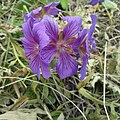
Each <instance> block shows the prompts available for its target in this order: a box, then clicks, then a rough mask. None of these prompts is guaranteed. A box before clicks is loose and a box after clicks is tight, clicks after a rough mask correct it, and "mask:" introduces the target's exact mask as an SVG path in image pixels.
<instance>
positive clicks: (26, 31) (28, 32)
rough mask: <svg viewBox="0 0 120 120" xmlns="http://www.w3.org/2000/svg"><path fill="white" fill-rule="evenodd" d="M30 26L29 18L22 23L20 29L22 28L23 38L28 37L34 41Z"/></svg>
mask: <svg viewBox="0 0 120 120" xmlns="http://www.w3.org/2000/svg"><path fill="white" fill-rule="evenodd" d="M31 27H32V25H31V21H30V19H29V20H28V21H27V22H25V23H23V24H22V29H23V33H24V36H25V38H26V39H28V40H29V41H34V39H33V33H32V28H31Z"/></svg>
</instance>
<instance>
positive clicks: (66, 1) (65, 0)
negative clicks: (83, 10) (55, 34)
mask: <svg viewBox="0 0 120 120" xmlns="http://www.w3.org/2000/svg"><path fill="white" fill-rule="evenodd" d="M70 1H71V0H60V2H61V5H62V8H63V9H68V6H69V3H70Z"/></svg>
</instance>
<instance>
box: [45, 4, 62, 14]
mask: <svg viewBox="0 0 120 120" xmlns="http://www.w3.org/2000/svg"><path fill="white" fill-rule="evenodd" d="M59 4H60V2H51V3H49V4H47V5H45V6H44V11H45V13H47V14H50V15H54V16H55V15H57V14H58V12H60V11H61V10H60V9H58V8H56V6H58V5H59Z"/></svg>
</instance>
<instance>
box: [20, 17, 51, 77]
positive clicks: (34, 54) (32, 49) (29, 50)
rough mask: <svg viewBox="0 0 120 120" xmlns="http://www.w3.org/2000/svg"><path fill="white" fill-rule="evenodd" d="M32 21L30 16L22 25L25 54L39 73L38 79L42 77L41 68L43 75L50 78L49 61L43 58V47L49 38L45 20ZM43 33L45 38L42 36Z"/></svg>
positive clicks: (31, 66)
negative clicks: (46, 32)
mask: <svg viewBox="0 0 120 120" xmlns="http://www.w3.org/2000/svg"><path fill="white" fill-rule="evenodd" d="M31 21H32V19H31V18H29V19H28V20H27V22H25V23H23V25H22V28H23V32H24V36H25V37H24V38H22V43H23V45H24V49H25V54H26V57H27V58H28V59H30V68H31V70H32V71H33V73H34V74H37V75H38V79H40V69H41V71H42V74H43V77H45V78H48V77H50V71H49V69H48V67H49V63H47V62H44V61H43V59H42V58H41V49H42V48H43V47H45V46H46V45H47V44H48V42H49V39H48V37H47V35H46V34H45V27H44V23H43V21H42V20H41V21H40V22H38V23H35V24H33V22H31ZM43 34H44V37H45V39H44V37H41V36H42V35H43Z"/></svg>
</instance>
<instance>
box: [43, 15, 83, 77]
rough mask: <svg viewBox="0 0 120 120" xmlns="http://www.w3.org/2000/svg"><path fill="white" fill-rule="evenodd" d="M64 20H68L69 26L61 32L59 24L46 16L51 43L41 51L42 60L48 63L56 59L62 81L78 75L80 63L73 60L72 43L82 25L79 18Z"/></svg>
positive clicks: (47, 32) (47, 31)
mask: <svg viewBox="0 0 120 120" xmlns="http://www.w3.org/2000/svg"><path fill="white" fill-rule="evenodd" d="M76 18H77V19H76ZM63 20H66V21H67V22H68V24H67V25H66V26H65V27H64V29H63V30H62V31H59V28H58V24H57V23H56V22H55V21H54V20H53V19H52V18H51V17H49V16H46V18H45V27H46V34H47V35H48V36H49V39H50V42H49V44H48V45H47V46H45V47H44V48H43V49H42V51H41V55H42V58H43V59H44V60H45V61H46V62H51V61H52V60H53V59H54V58H55V60H56V62H57V63H56V66H55V68H56V71H57V73H58V75H59V76H60V78H61V79H64V78H66V77H69V76H73V75H75V74H76V73H77V70H78V63H77V61H76V60H75V59H74V58H73V54H74V51H73V48H72V41H73V40H74V39H76V36H77V35H78V33H79V31H80V29H81V23H82V20H81V18H80V17H78V16H76V17H73V16H70V17H68V16H67V17H64V18H63ZM43 37H44V36H43Z"/></svg>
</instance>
